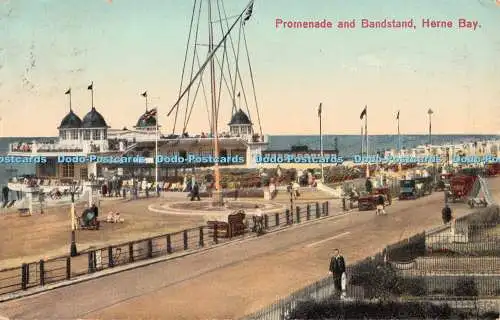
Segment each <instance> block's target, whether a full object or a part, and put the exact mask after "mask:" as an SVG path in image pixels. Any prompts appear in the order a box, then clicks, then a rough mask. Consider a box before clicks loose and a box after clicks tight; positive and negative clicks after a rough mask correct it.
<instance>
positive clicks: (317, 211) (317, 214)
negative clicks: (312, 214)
mask: <svg viewBox="0 0 500 320" xmlns="http://www.w3.org/2000/svg"><path fill="white" fill-rule="evenodd" d="M320 216H321V214H320V212H319V202H316V219H318V218H319V217H320Z"/></svg>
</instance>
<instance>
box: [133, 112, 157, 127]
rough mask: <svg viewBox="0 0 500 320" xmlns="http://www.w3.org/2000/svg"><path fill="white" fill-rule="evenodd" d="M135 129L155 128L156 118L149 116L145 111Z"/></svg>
mask: <svg viewBox="0 0 500 320" xmlns="http://www.w3.org/2000/svg"><path fill="white" fill-rule="evenodd" d="M135 127H136V128H146V127H156V117H154V116H151V115H150V112H149V111H146V112H145V113H144V114H143V115H141V117H140V118H139V120H137V124H136V125H135Z"/></svg>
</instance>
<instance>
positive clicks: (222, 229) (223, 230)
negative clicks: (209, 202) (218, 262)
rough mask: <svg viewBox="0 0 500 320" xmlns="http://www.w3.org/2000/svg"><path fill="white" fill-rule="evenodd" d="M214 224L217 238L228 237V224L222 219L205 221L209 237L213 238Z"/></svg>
mask: <svg viewBox="0 0 500 320" xmlns="http://www.w3.org/2000/svg"><path fill="white" fill-rule="evenodd" d="M215 226H217V238H228V236H229V224H228V223H227V222H223V221H207V227H208V232H209V235H210V237H212V238H213V236H214V232H215Z"/></svg>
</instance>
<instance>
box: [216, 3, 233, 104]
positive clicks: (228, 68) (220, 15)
mask: <svg viewBox="0 0 500 320" xmlns="http://www.w3.org/2000/svg"><path fill="white" fill-rule="evenodd" d="M220 1H222V0H218V1H217V11H218V12H219V20H220V24H219V25H220V31H221V34H224V26H223V24H222V21H226V25H227V26H228V28H229V23H228V22H227V19H228V18H227V15H226V13H225V11H224V19H222V12H221V10H220V7H221V6H220V5H219V2H220ZM222 5H224V3H223V2H222ZM229 39H231V37H230V38H229ZM224 46H227V41H226V42H225V43H224ZM233 51H234V49H233ZM224 54H225V58H226V60H227V62H228V63H227V72H228V74H229V81H230V83H233V76H232V74H231V68H230V66H229V56H228V55H227V50H224ZM217 61H218V60H217ZM219 65H220V63H219ZM221 72H222V73H221V74H223V71H221ZM224 81H225V82H226V84H227V81H226V79H224ZM228 90H229V94H230V95H231V101H232V103H233V108H234V106H235V104H236V101H235V96H236V92H235V90H231V88H230V87H229V86H228Z"/></svg>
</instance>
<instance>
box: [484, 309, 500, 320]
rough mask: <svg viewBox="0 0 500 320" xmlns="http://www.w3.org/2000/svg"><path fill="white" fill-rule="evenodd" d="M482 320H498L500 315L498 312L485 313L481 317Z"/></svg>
mask: <svg viewBox="0 0 500 320" xmlns="http://www.w3.org/2000/svg"><path fill="white" fill-rule="evenodd" d="M481 318H482V319H484V320H497V319H498V318H500V313H498V312H496V311H489V312H485V313H483V314H482V315H481Z"/></svg>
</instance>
